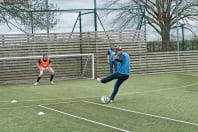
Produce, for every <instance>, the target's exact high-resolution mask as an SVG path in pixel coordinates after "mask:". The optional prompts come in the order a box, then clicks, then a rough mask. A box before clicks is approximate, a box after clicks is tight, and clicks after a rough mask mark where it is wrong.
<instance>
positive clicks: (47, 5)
mask: <svg viewBox="0 0 198 132" xmlns="http://www.w3.org/2000/svg"><path fill="white" fill-rule="evenodd" d="M45 5H46V10H47V12H46V15H47V35H48V37H49V12H48V10H49V4H48V0H46V1H45Z"/></svg>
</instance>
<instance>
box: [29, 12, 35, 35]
mask: <svg viewBox="0 0 198 132" xmlns="http://www.w3.org/2000/svg"><path fill="white" fill-rule="evenodd" d="M30 16H31V26H32V34H34V21H33V13H32V12H30Z"/></svg>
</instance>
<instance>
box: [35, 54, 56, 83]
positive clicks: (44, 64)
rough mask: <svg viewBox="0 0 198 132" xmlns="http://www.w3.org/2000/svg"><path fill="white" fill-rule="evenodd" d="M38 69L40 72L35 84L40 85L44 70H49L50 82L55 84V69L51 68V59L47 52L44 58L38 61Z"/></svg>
mask: <svg viewBox="0 0 198 132" xmlns="http://www.w3.org/2000/svg"><path fill="white" fill-rule="evenodd" d="M36 65H37V67H38V69H39V70H40V74H39V76H38V78H37V81H36V82H35V83H34V85H35V86H36V85H38V83H39V81H40V79H41V77H42V75H43V72H44V71H45V70H46V71H48V72H49V73H50V74H51V75H50V84H54V82H53V78H54V70H53V69H52V68H51V60H50V59H49V58H48V55H47V54H44V55H43V58H41V59H39V61H38V63H37V64H36Z"/></svg>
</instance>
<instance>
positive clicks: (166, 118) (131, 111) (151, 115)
mask: <svg viewBox="0 0 198 132" xmlns="http://www.w3.org/2000/svg"><path fill="white" fill-rule="evenodd" d="M82 102H85V103H89V104H95V105H99V106H103V107H108V108H112V109H116V110H120V111H125V112H130V113H136V114H141V115H146V116H150V117H155V118H160V119H165V120H170V121H174V122H180V123H184V124H189V125H193V126H198V124H197V123H193V122H187V121H182V120H177V119H172V118H168V117H163V116H158V115H153V114H148V113H143V112H138V111H133V110H127V109H123V108H118V107H113V106H110V105H103V104H99V103H94V102H90V101H82Z"/></svg>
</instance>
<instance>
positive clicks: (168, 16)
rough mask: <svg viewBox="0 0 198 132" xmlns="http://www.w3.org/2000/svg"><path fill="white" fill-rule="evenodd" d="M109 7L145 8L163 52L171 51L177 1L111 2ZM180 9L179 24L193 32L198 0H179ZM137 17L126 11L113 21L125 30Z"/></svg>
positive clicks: (137, 0) (136, 0)
mask: <svg viewBox="0 0 198 132" xmlns="http://www.w3.org/2000/svg"><path fill="white" fill-rule="evenodd" d="M108 7H121V8H123V7H124V8H130V7H141V8H145V9H146V20H147V23H148V24H149V25H150V26H151V27H152V28H153V29H154V30H155V31H157V33H159V34H160V36H161V38H162V48H163V50H164V51H168V50H170V49H171V47H170V44H169V42H170V31H171V29H175V28H176V0H126V2H123V0H111V1H108ZM178 7H179V8H178V20H179V22H181V23H183V24H186V25H187V26H186V28H187V29H188V30H190V31H192V28H190V27H192V25H191V22H193V21H194V22H198V0H178ZM130 14H131V15H130ZM137 16H138V14H137V13H134V12H132V13H131V12H130V11H129V10H126V11H122V12H121V13H119V15H117V18H115V19H114V20H113V21H114V24H115V23H117V24H116V25H120V28H123V27H127V26H128V24H129V23H130V22H132V20H133V19H134V18H135V17H137ZM119 23H120V24H119Z"/></svg>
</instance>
